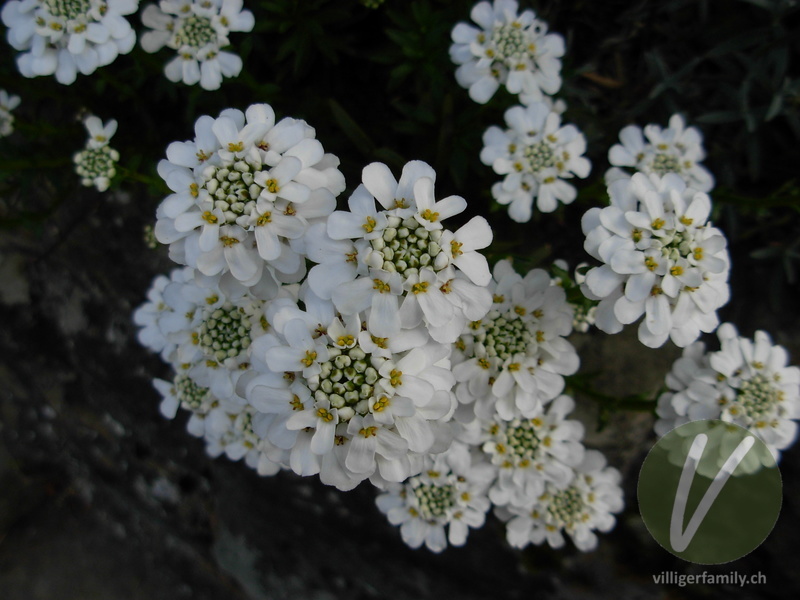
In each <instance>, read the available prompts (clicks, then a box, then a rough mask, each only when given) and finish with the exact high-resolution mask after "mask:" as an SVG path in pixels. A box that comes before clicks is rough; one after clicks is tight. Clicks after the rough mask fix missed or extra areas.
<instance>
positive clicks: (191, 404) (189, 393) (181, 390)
mask: <svg viewBox="0 0 800 600" xmlns="http://www.w3.org/2000/svg"><path fill="white" fill-rule="evenodd" d="M172 385H173V388H174V390H175V396H177V398H178V400H179V401H180V403H181V406H183V407H184V408H185V409H186V410H190V411H192V412H195V413H197V412H207V411H206V410H205V408H206V407H207V405H208V404H210V403H211V401H212V396H211V392H209V390H208V388H204V387H201V386H199V385H197V384H196V383H195V382H194V381H192V379H191V378H190V377H189V376H188V375H184V374H181V373H179V374H178V375H176V376H175V379H174V381H173V383H172Z"/></svg>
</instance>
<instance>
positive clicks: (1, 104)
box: [0, 90, 20, 138]
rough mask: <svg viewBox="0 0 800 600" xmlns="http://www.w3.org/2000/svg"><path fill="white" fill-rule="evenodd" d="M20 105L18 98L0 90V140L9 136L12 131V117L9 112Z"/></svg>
mask: <svg viewBox="0 0 800 600" xmlns="http://www.w3.org/2000/svg"><path fill="white" fill-rule="evenodd" d="M19 103H20V98H19V96H14V95H13V94H9V93H8V92H6V91H5V90H0V138H4V137H6V136H9V135H11V133H12V132H13V131H14V115H12V114H11V111H12V110H14V109H15V108H17V106H19Z"/></svg>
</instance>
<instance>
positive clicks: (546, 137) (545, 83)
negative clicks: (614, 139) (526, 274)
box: [450, 0, 591, 223]
mask: <svg viewBox="0 0 800 600" xmlns="http://www.w3.org/2000/svg"><path fill="white" fill-rule="evenodd" d="M517 12H518V5H517V2H516V0H494V3H493V4H491V3H489V2H486V1H483V2H479V3H478V4H476V5H475V6H474V7H473V8H472V12H471V17H472V20H473V21H474V22H475V23H477V24H478V25H479V28H476V27H474V26H472V25H468V24H466V23H458V24H457V25H456V26H455V28H454V29H453V33H452V38H453V42H454V44H453V45H452V46H451V48H450V56H451V58H452V59H453V62H455V63H456V64H458V65H460V66H459V67H458V69H457V70H456V79H457V80H458V83H459V84H460V85H461V86H462V87H465V88H468V89H469V95H470V97H471V98H472V99H473V100H475V101H476V102H479V103H481V104H484V103H486V102H488V101H489V100H490V99H491V97H492V96H493V95H494V93H495V92H496V91H497V89H498V88H499V87H500V85H505V87H506V89H507V90H508V91H509V92H511V93H512V94H518V95H519V101H520V102H521V104H522V106H513V107H511V108H509V109H508V110H507V111H506V113H505V121H506V125H507V128H506V129H501V128H500V127H497V126H494V125H493V126H491V127H489V128H488V129H487V130H486V131H485V132H484V134H483V146H484V147H483V150H482V151H481V155H480V159H481V162H483V163H484V164H485V165H487V166H490V167H492V169H493V170H494V172H495V173H497V174H498V175H502V176H503V181H499V182H497V183H495V184H494V185H493V186H492V189H491V192H492V197H493V198H494V199H495V200H496V201H497V202H498V203H499V204H502V205H507V206H508V212H509V216H510V217H511V218H512V219H513V220H514V221H517V222H518V223H527V222H528V221H530V220H531V216H532V214H533V205H534V202H535V204H536V206H537V208H538V209H539V210H540V211H541V212H545V213H549V212H553V211H554V210H555V209H556V208H557V207H558V204H559V202H560V203H562V204H569V203H571V202H572V201H573V200H575V197H576V196H577V190H576V189H575V187H574V186H573V185H571V184H570V183H569V182H568V181H567V180H569V179H572V178H573V177H580V178H585V177H587V176H588V175H589V171H590V169H591V163H590V162H589V160H588V159H587V158H585V157H584V156H583V154H584V152H585V151H586V139H585V138H584V136H583V134H582V133H581V132H580V130H578V128H577V127H576V126H575V125H572V124H568V125H562V123H561V114H562V113H563V112H564V111H565V110H566V104H565V103H564V102H563V101H562V100H554V99H553V98H552V95H553V94H555V93H557V92H558V90H559V89H560V88H561V60H560V59H561V57H562V56H563V55H564V39H563V38H562V37H561V36H560V35H558V34H555V33H547V24H546V23H544V22H543V21H541V20H539V19H537V18H536V16H535V14H534V12H533V11H531V10H525V11H523V12H522V14H520V15H518V14H517Z"/></svg>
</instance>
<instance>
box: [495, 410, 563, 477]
mask: <svg viewBox="0 0 800 600" xmlns="http://www.w3.org/2000/svg"><path fill="white" fill-rule="evenodd" d="M544 425H545V423H544V421H542V419H540V418H538V417H537V418H534V419H519V418H516V419H513V420H511V421H503V420H501V419H496V420H495V421H494V422H493V423H492V424H491V425H489V428H488V430H487V431H488V434H489V437H490V439H489V440H488V441H487V442H485V443H484V445H483V450H484V452H486V453H487V454H488V455H489V456H490V458H491V460H492V463H493V464H495V465H501V466H502V467H504V468H516V467H520V468H528V467H532V466H534V463H535V462H536V461H538V460H539V459H540V458H541V456H542V453H543V451H544V449H543V448H542V447H543V446H545V447H546V446H548V445H550V444H551V440H550V438H549V437H547V436H542V435H541V431H540V430H541V429H542V428H543V427H544Z"/></svg>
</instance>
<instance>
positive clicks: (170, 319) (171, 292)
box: [136, 269, 290, 402]
mask: <svg viewBox="0 0 800 600" xmlns="http://www.w3.org/2000/svg"><path fill="white" fill-rule="evenodd" d="M281 293H282V294H283V295H284V296H286V295H287V294H288V295H290V294H289V292H286V291H283V292H281ZM156 298H158V299H159V303H158V305H157V306H155V307H152V303H148V304H146V305H144V306H143V307H141V308H140V309H139V311H137V313H136V315H137V320H138V322H139V323H140V324H143V325H144V326H145V329H143V330H142V332H141V335H142V336H143V337H144V338H145V340H153V342H154V344H153V345H151V347H152V348H153V349H157V348H158V347H159V346H160V345H163V348H162V350H161V352H162V356H163V357H164V358H165V359H166V360H167V361H168V362H169V363H170V364H172V366H173V367H174V368H175V370H176V371H179V370H185V371H186V373H187V374H188V375H189V376H190V377H191V378H192V380H193V381H195V382H196V383H197V384H198V385H201V386H203V387H206V388H209V389H210V390H211V393H212V394H213V395H214V397H216V398H218V399H220V400H225V401H227V400H231V399H234V398H236V396H237V395H236V393H235V390H234V386H235V385H236V382H237V381H238V379H239V377H240V376H241V375H242V374H243V373H244V372H245V370H247V369H248V368H249V365H250V362H251V360H252V359H251V357H250V351H249V348H250V345H251V343H252V341H253V340H254V339H257V338H258V337H259V336H261V335H263V334H264V333H265V332H266V330H267V329H268V327H269V324H268V322H267V318H266V313H265V310H266V307H267V306H268V305H269V303H265V301H263V300H260V299H258V298H255V297H253V296H252V295H250V294H246V293H244V294H240V295H236V296H229V295H226V293H225V292H224V291H223V290H222V289H221V288H219V287H211V288H203V287H200V286H199V285H198V284H197V282H196V281H195V279H194V278H193V277H192V273H191V270H190V269H187V270H184V271H178V272H177V273H173V276H172V280H171V281H170V282H169V283H168V284H167V285H165V286H164V287H163V289H162V290H161V292H160V294H158V295H157V296H156ZM162 305H163V306H162ZM154 308H155V310H153V309H154ZM153 320H155V323H153V322H152V321H153ZM156 329H157V331H154V330H156ZM242 402H243V400H242Z"/></svg>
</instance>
